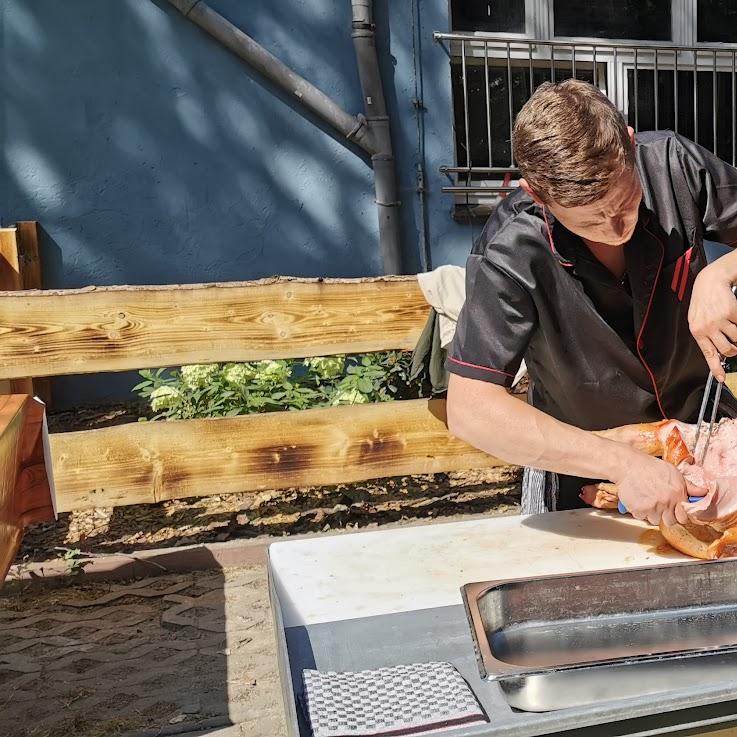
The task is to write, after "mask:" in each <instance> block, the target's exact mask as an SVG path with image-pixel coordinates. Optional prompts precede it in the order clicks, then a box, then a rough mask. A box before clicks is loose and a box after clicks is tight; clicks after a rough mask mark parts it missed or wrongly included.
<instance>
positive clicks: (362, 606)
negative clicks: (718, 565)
mask: <svg viewBox="0 0 737 737" xmlns="http://www.w3.org/2000/svg"><path fill="white" fill-rule="evenodd" d="M663 542H664V541H663V540H662V538H661V537H660V533H659V532H658V531H657V530H655V529H653V528H649V527H648V526H647V525H645V524H643V523H642V522H637V521H636V520H634V519H632V518H631V517H629V516H625V515H619V514H617V513H612V512H599V511H597V510H590V509H582V510H576V511H572V512H554V513H550V514H541V515H531V516H526V517H520V516H515V517H494V518H489V519H474V520H468V521H464V522H449V523H443V524H432V525H421V526H415V527H400V528H393V529H388V530H372V531H369V532H357V533H352V534H346V535H335V536H330V537H324V538H314V539H307V540H293V541H287V542H278V543H274V544H272V545H270V546H269V560H270V565H271V571H272V575H273V578H274V583H275V585H276V590H277V593H278V595H279V599H280V601H281V604H282V610H283V612H282V613H283V616H284V625H285V626H286V627H293V626H297V625H306V624H316V623H319V622H334V621H337V620H345V619H354V618H356V617H368V616H374V615H378V614H393V613H397V612H406V611H413V610H416V609H426V608H431V607H440V606H448V605H452V604H460V603H461V595H460V587H461V586H462V585H463V584H466V583H473V582H475V581H488V580H492V579H497V578H510V577H522V576H541V575H547V574H553V573H571V572H577V571H594V570H602V569H606V568H623V567H629V566H646V565H652V564H663V563H674V562H679V561H683V560H690V559H688V558H685V557H684V556H682V555H680V554H679V553H676V552H675V551H674V550H672V549H671V548H669V547H668V546H665V545H663Z"/></svg>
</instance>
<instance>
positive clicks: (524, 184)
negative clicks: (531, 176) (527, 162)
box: [519, 178, 544, 207]
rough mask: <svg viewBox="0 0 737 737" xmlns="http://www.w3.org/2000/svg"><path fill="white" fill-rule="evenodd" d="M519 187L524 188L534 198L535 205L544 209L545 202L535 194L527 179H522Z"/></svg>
mask: <svg viewBox="0 0 737 737" xmlns="http://www.w3.org/2000/svg"><path fill="white" fill-rule="evenodd" d="M519 186H520V187H522V189H524V190H525V192H526V193H527V194H528V195H529V196H530V197H532V199H533V200H534V201H535V204H537V205H540V207H544V204H543V201H542V200H541V199H540V198H539V197H538V196H537V195H536V194H535V190H534V189H533V188H532V187H531V186H530V183H529V182H528V181H527V180H526V179H524V178H522V179H520V180H519Z"/></svg>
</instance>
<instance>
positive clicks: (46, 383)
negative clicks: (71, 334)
mask: <svg viewBox="0 0 737 737" xmlns="http://www.w3.org/2000/svg"><path fill="white" fill-rule="evenodd" d="M40 288H41V262H40V259H39V254H38V231H37V224H36V222H34V221H31V220H24V221H22V222H19V223H17V225H16V227H15V228H0V290H2V291H19V290H22V289H40ZM34 393H37V394H38V395H39V396H40V397H41V398H42V399H43V401H44V402H45V403H46V404H47V405H48V403H49V399H50V397H51V382H50V379H43V380H40V381H39V380H37V381H36V382H34V381H33V380H32V379H23V378H21V379H11V380H2V381H0V394H31V395H33V394H34Z"/></svg>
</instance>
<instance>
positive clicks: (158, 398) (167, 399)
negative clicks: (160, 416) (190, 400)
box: [149, 386, 182, 412]
mask: <svg viewBox="0 0 737 737" xmlns="http://www.w3.org/2000/svg"><path fill="white" fill-rule="evenodd" d="M149 399H150V400H151V409H152V410H153V411H154V412H162V411H163V410H165V409H173V408H174V407H176V406H177V405H178V404H179V403H180V402H181V401H182V395H181V394H180V393H179V392H178V391H177V390H176V389H175V388H174V387H173V386H160V387H158V388H157V389H154V390H153V391H152V392H151V396H150V397H149Z"/></svg>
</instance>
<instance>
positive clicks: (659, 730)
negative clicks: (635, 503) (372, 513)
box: [268, 510, 737, 737]
mask: <svg viewBox="0 0 737 737" xmlns="http://www.w3.org/2000/svg"><path fill="white" fill-rule="evenodd" d="M563 515H566V517H563ZM544 517H545V520H544V521H542V519H537V518H527V519H525V518H521V517H517V518H505V519H504V520H503V521H502V520H499V519H489V520H483V521H478V520H472V521H468V522H461V523H452V524H448V525H429V526H425V525H423V526H417V527H411V528H400V529H394V530H386V531H378V532H370V533H353V534H347V535H339V536H334V537H330V538H316V539H314V540H299V541H293V542H280V543H275V544H274V545H272V546H271V547H270V549H269V561H268V567H269V579H270V581H269V586H270V595H271V601H272V609H273V612H274V619H275V624H276V633H277V654H278V659H279V668H280V674H281V681H282V690H283V694H284V702H285V709H286V716H287V724H288V730H289V735H290V737H297V736H299V737H308V736H309V735H310V734H311V731H310V728H309V725H308V724H307V723H306V721H305V718H304V715H303V713H302V709H301V706H300V703H299V697H300V692H301V673H302V670H303V669H304V668H316V669H318V670H323V671H325V670H334V671H342V670H364V669H372V668H378V667H382V666H390V665H397V664H401V663H414V662H427V661H430V660H444V661H448V662H451V663H453V665H455V666H456V667H457V668H458V670H459V671H460V673H461V674H462V675H463V676H464V678H465V679H466V680H467V682H468V684H469V685H470V687H471V689H472V690H473V691H474V693H475V695H476V697H477V698H478V700H479V703H480V704H481V706H482V707H483V708H484V711H485V712H486V714H487V716H488V718H489V722H488V724H485V725H476V726H472V727H459V728H456V729H453V730H448V731H447V733H448V734H449V735H454V736H455V737H480V736H481V735H486V736H488V737H491V736H494V737H511V736H512V735H514V737H532V736H533V735H544V734H561V735H567V734H570V735H576V736H577V737H593V736H594V735H596V736H597V737H608V736H611V737H615V736H620V735H621V736H624V735H630V736H631V737H634V736H635V735H637V737H646V735H656V734H673V735H683V736H684V737H685V735H702V734H703V735H706V734H710V735H718V734H722V735H725V736H726V734H735V735H737V672H736V673H735V678H734V680H733V681H729V682H722V683H719V684H712V685H711V686H706V687H702V688H697V689H689V690H688V691H680V692H668V693H664V694H660V695H656V696H647V697H639V698H630V699H621V700H616V701H608V702H602V703H600V704H595V705H592V706H587V707H579V708H575V709H565V710H559V711H550V712H545V713H529V712H521V711H516V710H514V709H512V708H511V707H510V706H509V705H508V704H507V702H506V700H505V699H504V696H503V694H502V693H501V690H500V689H499V687H498V685H497V684H495V683H493V682H488V681H484V680H482V679H481V677H480V675H479V670H478V666H477V663H476V658H475V654H474V651H473V643H472V638H471V632H470V628H469V625H468V621H467V619H466V614H465V610H464V608H463V606H462V604H461V603H460V592H459V590H456V591H455V592H451V591H449V590H448V587H450V586H453V585H454V584H455V583H457V582H458V581H461V582H470V581H471V580H479V579H480V578H482V577H480V576H479V575H478V573H479V572H480V568H479V562H478V561H477V563H476V564H475V565H468V566H467V567H466V566H465V565H464V567H462V568H460V569H458V565H460V564H459V563H458V562H457V561H455V562H454V556H455V557H457V558H458V560H464V559H465V556H466V555H467V554H468V552H469V551H471V550H473V549H474V548H479V547H480V548H483V546H484V544H486V545H488V544H489V536H492V540H494V539H495V540H496V544H495V549H497V548H498V550H499V551H500V552H499V554H500V556H501V557H500V558H495V559H494V561H493V562H494V566H493V569H494V573H495V574H498V573H499V565H500V564H502V563H501V561H504V559H505V558H506V557H507V554H508V556H509V565H508V567H509V568H511V569H513V570H514V571H518V570H519V567H520V562H519V558H517V559H515V558H514V556H518V555H519V551H518V550H517V549H516V548H515V541H516V543H517V545H522V546H528V545H530V543H535V545H537V546H538V548H537V549H538V550H545V549H546V545H549V544H551V543H555V544H556V545H559V544H560V543H561V540H560V539H559V538H560V536H561V535H564V536H568V537H569V538H570V536H571V535H573V537H574V538H575V535H576V530H578V531H579V534H580V530H582V529H588V527H587V523H589V522H591V520H592V519H600V517H599V516H598V515H597V516H596V517H593V516H592V513H590V512H589V511H588V510H586V511H583V512H574V513H571V512H566V513H557V514H552V515H544ZM613 522H614V523H615V524H617V525H619V521H618V520H613ZM597 524H598V523H597ZM628 526H629V528H630V529H629V530H628V531H627V532H626V533H623V532H622V530H621V529H620V528H619V527H618V528H617V536H619V537H624V538H626V539H620V540H618V541H617V545H616V546H615V548H616V551H617V553H616V555H617V556H618V557H616V558H615V560H609V561H608V564H607V565H602V562H603V559H602V558H595V557H591V556H586V555H584V556H583V557H584V559H587V558H588V561H589V562H590V564H591V566H590V568H588V569H589V570H597V569H601V568H604V567H607V568H611V567H613V566H616V565H617V564H618V563H623V564H624V565H630V564H632V565H638V564H639V565H642V563H643V560H645V561H647V560H651V559H652V560H657V562H658V563H661V564H662V563H663V562H664V559H663V556H662V555H655V554H654V552H653V549H652V546H651V548H650V549H648V550H642V547H643V546H642V544H641V543H640V542H639V540H640V539H641V537H642V531H643V530H642V527H641V526H638V524H637V523H636V524H635V525H632V524H631V523H628ZM439 528H444V529H439ZM601 529H604V528H601ZM607 529H608V528H607ZM612 529H614V528H612ZM510 530H516V531H518V532H519V538H524V539H522V540H520V539H519V538H517V537H516V538H515V540H510ZM635 532H636V533H637V534H635ZM612 537H615V536H614V535H609V536H608V538H607V539H608V540H609V542H610V543H611V538H612ZM528 538H529V539H528ZM454 541H457V544H456V545H454V547H453V551H454V552H453V554H451V552H450V551H451V548H450V547H449V546H450V545H453V543H454ZM597 542H598V541H597V540H596V539H593V538H581V544H582V549H583V550H584V551H586V550H589V549H591V550H596V549H597V547H596V546H597ZM602 545H603V546H604V547H606V545H604V542H603V541H602ZM290 546H291V547H290ZM455 548H459V549H457V550H456V549H455ZM443 550H446V551H447V554H446V555H444V556H443V557H442V558H441V559H438V557H437V556H438V551H440V552H442V551H443ZM638 550H639V552H638ZM505 551H506V554H505ZM352 556H353V560H354V561H355V564H354V565H351V557H352ZM357 556H358V557H357ZM653 556H654V558H653ZM392 560H393V561H394V562H395V564H394V565H391V561H392ZM667 560H668V559H667V558H666V561H667ZM676 560H682V558H681V557H680V556H672V557H671V558H670V561H676ZM359 561H360V570H359V566H358V562H359ZM420 561H421V563H420ZM480 565H481V568H482V569H484V568H485V567H484V565H483V561H482V562H481V563H480ZM541 565H542V564H541ZM454 566H455V568H454ZM549 566H551V567H552V568H553V569H554V570H561V569H562V570H566V569H567V568H573V567H574V564H573V563H571V561H570V560H566V559H565V557H564V559H563V561H562V562H561V561H559V562H558V563H557V564H556V563H549ZM582 566H583V567H584V568H585V566H586V564H585V563H582V562H581V559H580V558H579V559H578V567H579V568H581V567H582ZM544 567H545V566H543V568H544ZM466 568H468V570H467V569H466ZM449 569H451V572H452V575H450V574H449ZM533 569H534V566H533ZM523 570H524V568H523ZM351 571H353V574H354V575H351ZM486 572H487V573H488V572H489V570H488V569H486ZM542 572H548V571H547V570H546V571H542ZM536 575H537V574H536ZM487 577H488V576H487ZM464 579H465V581H464ZM433 580H439V581H440V582H441V583H440V584H439V585H438V586H437V596H436V597H434V598H433V597H432V596H430V595H429V594H428V591H431V592H432V591H434V589H433V587H432V581H433ZM298 582H299V583H298ZM377 586H378V587H379V588H381V589H385V590H386V591H387V592H388V595H387V596H386V597H382V596H380V595H378V594H377V591H378V590H379V589H378V588H377ZM428 586H429V589H428V588H427V587H428ZM397 587H402V588H403V594H402V595H399V594H398V593H397V591H398V588H397ZM362 590H363V591H364V592H365V598H364V599H362V596H361V593H360V592H361V591H362ZM414 590H416V593H417V596H416V597H414V596H413V595H412V594H413V591H414ZM413 600H415V601H417V602H422V603H423V604H425V605H426V606H418V607H417V608H413V605H412V602H413ZM456 602H457V603H456ZM427 604H429V606H427ZM361 613H364V614H365V615H366V616H361ZM728 728H734V731H732V729H728ZM725 730H727V731H725Z"/></svg>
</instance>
